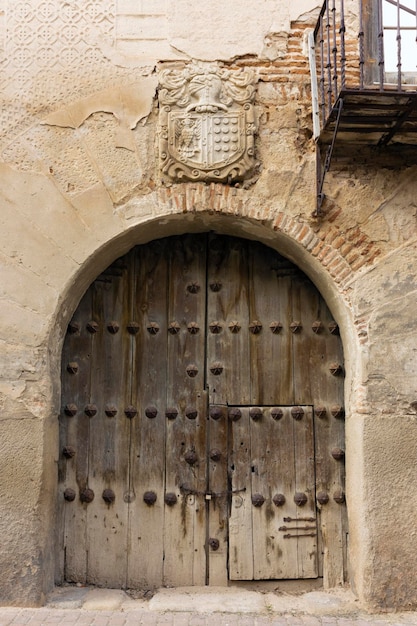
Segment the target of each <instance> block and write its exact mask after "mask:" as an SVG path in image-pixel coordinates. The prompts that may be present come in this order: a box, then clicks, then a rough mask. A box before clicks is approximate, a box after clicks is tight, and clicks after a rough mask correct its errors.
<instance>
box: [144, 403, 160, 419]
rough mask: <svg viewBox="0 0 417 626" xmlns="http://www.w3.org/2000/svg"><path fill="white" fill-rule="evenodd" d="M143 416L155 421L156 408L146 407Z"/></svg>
mask: <svg viewBox="0 0 417 626" xmlns="http://www.w3.org/2000/svg"><path fill="white" fill-rule="evenodd" d="M145 415H146V417H149V419H151V420H152V419H155V417H156V416H157V415H158V409H157V408H156V406H147V407H146V409H145Z"/></svg>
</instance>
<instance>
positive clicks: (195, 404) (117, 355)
mask: <svg viewBox="0 0 417 626" xmlns="http://www.w3.org/2000/svg"><path fill="white" fill-rule="evenodd" d="M62 365H63V366H62V387H63V391H62V394H63V399H62V412H61V416H60V442H61V443H60V460H59V484H60V495H59V498H60V500H59V503H60V530H59V532H60V548H61V550H60V560H59V565H60V568H59V569H60V574H59V576H60V578H61V580H62V579H65V580H68V581H79V582H88V583H93V584H99V585H107V586H111V587H126V586H127V587H133V588H134V587H152V586H158V585H203V584H207V583H210V584H226V583H227V580H228V579H230V580H261V579H284V578H314V577H317V576H321V575H323V572H324V575H325V577H326V578H327V580H328V582H329V583H330V584H332V583H335V582H340V580H341V579H342V578H343V553H344V536H345V526H344V505H343V501H344V497H343V480H344V466H343V431H344V428H343V419H341V418H343V415H344V412H343V363H342V348H341V342H340V337H339V336H338V329H337V326H336V324H335V323H334V321H333V319H332V317H331V314H330V312H329V310H328V308H327V306H326V304H325V302H324V301H323V299H322V298H321V296H320V294H319V293H318V291H317V290H316V289H315V287H314V286H313V285H312V283H311V282H310V281H309V280H308V279H307V278H306V276H305V275H304V274H303V273H302V272H300V270H298V269H297V268H296V267H295V266H294V265H293V264H292V263H290V262H289V261H288V260H286V259H284V258H283V257H281V256H280V255H279V254H277V253H276V252H275V251H273V250H271V249H269V248H267V247H265V246H263V245H261V244H258V243H255V242H251V241H247V240H242V239H237V238H232V237H227V236H219V235H214V234H209V235H208V234H202V235H186V236H180V237H170V238H167V239H162V240H158V241H154V242H152V243H149V244H147V245H143V246H138V247H136V248H134V249H133V250H131V251H130V252H129V253H128V254H127V255H126V256H124V257H123V258H121V259H118V260H117V261H116V262H115V263H113V264H112V265H111V266H110V267H109V268H108V269H107V270H106V271H105V272H104V273H103V274H102V275H100V276H99V277H98V278H97V280H95V281H94V283H93V284H92V285H91V287H90V288H89V289H88V291H87V293H86V294H85V296H84V298H83V299H82V301H81V303H80V305H79V307H78V309H77V311H76V313H75V315H74V317H73V320H72V321H71V323H70V325H69V327H68V334H67V337H66V341H65V345H64V350H63V361H62ZM323 555H324V558H322V556H323Z"/></svg>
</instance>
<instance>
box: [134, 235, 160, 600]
mask: <svg viewBox="0 0 417 626" xmlns="http://www.w3.org/2000/svg"><path fill="white" fill-rule="evenodd" d="M165 247H166V241H155V242H152V243H151V244H148V245H147V246H141V247H139V248H137V249H136V259H135V276H136V278H135V286H134V299H133V300H134V307H133V321H135V322H137V323H138V324H139V328H138V332H137V334H136V336H135V337H136V339H135V347H134V354H133V357H132V395H131V406H132V407H133V408H134V409H135V410H137V414H136V415H135V416H134V417H132V418H131V445H130V471H131V477H130V487H129V493H128V494H127V496H126V499H128V500H130V502H129V542H128V573H127V581H128V585H129V586H133V587H136V586H141V587H145V588H152V587H155V586H158V585H160V584H161V583H162V564H163V542H162V540H161V538H162V537H163V511H164V474H165V472H164V466H165V432H164V429H165V402H166V398H165V385H166V360H167V323H166V311H167V272H168V267H167V257H166V249H165ZM151 494H152V495H151ZM153 497H156V501H155V502H152V498H153Z"/></svg>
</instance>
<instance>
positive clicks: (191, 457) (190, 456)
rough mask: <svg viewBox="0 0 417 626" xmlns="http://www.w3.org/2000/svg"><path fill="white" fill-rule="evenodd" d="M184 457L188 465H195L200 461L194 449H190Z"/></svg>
mask: <svg viewBox="0 0 417 626" xmlns="http://www.w3.org/2000/svg"><path fill="white" fill-rule="evenodd" d="M184 459H185V462H186V463H188V465H195V464H196V463H197V461H198V456H197V453H196V452H195V451H194V450H189V451H188V452H186V453H185V454H184Z"/></svg>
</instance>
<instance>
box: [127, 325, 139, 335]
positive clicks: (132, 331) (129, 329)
mask: <svg viewBox="0 0 417 626" xmlns="http://www.w3.org/2000/svg"><path fill="white" fill-rule="evenodd" d="M126 328H127V332H128V333H130V334H131V335H136V334H137V333H138V332H139V328H140V327H139V324H138V323H137V322H129V323H128V325H127V326H126Z"/></svg>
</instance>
